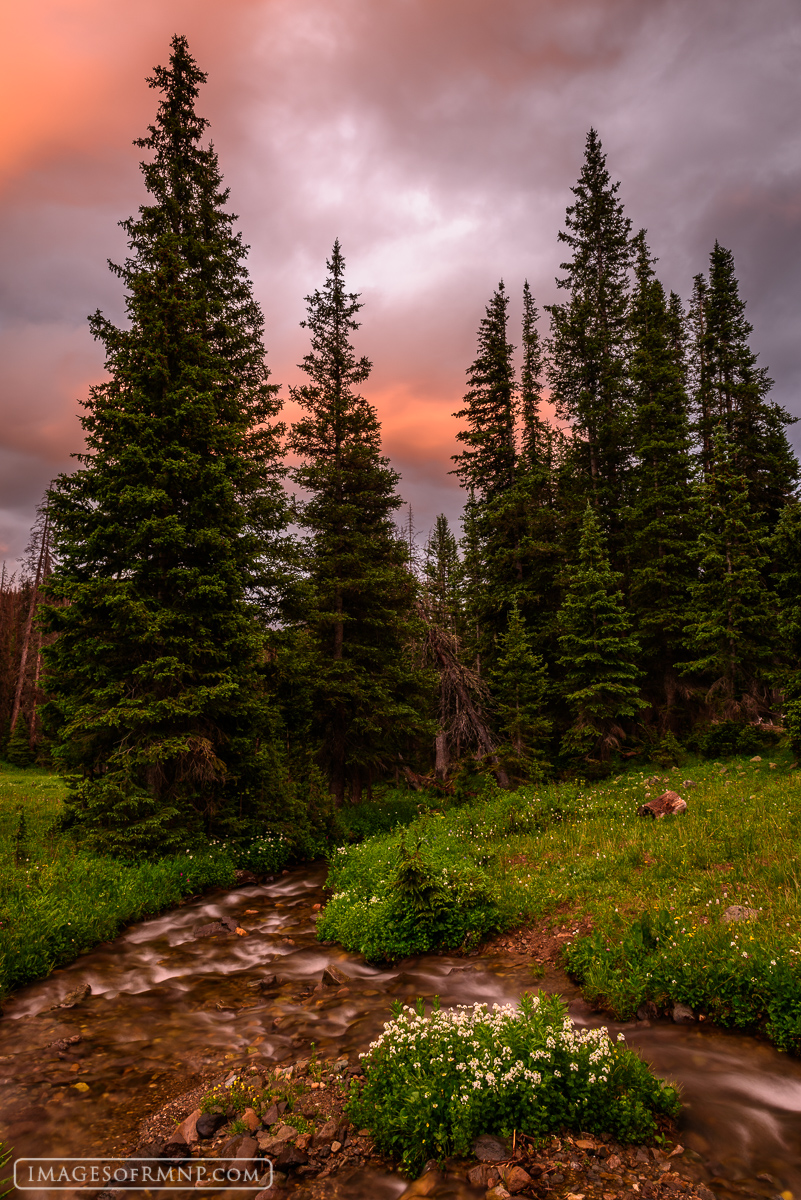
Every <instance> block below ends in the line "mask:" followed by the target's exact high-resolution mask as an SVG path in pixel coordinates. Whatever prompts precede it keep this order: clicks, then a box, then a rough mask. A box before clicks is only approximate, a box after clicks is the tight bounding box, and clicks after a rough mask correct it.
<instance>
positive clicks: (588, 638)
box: [558, 503, 645, 758]
mask: <svg viewBox="0 0 801 1200" xmlns="http://www.w3.org/2000/svg"><path fill="white" fill-rule="evenodd" d="M566 576H567V578H566V587H565V598H564V600H563V602H562V606H561V608H560V609H559V615H558V622H559V629H560V634H559V650H560V652H561V657H560V658H559V665H560V667H561V668H562V672H563V680H562V691H563V694H564V697H565V700H566V702H567V705H568V707H569V709H570V712H571V715H572V723H571V725H570V728H569V729H568V730H567V732H566V733H565V735H564V737H563V739H562V749H563V752H565V753H566V754H568V755H577V756H581V757H583V758H588V757H590V756H595V757H600V758H608V757H609V755H610V753H611V752H612V751H613V750H616V749H617V748H618V747H619V746H620V745H621V743H622V742H623V740H624V739H625V736H626V734H625V728H624V724H623V722H625V720H626V718H633V717H636V716H637V715H638V713H639V712H640V710H641V709H642V708H643V707H645V704H644V702H643V701H642V700H641V699H640V695H639V686H638V684H639V679H640V677H641V674H642V673H641V671H640V668H639V667H638V666H637V657H638V652H639V646H638V644H637V640H636V638H635V637H634V635H633V633H632V631H631V622H630V620H629V616H628V613H627V612H626V608H625V606H624V603H623V595H622V593H621V591H620V578H621V577H620V574H619V573H618V572H616V571H613V570H612V568H611V566H610V564H609V555H608V553H607V549H606V545H605V540H604V536H603V533H602V532H601V527H600V524H599V521H598V518H597V517H596V515H595V511H594V509H593V508H592V506H591V505H590V504H589V503H588V504H587V507H586V509H585V512H584V520H583V522H582V527H581V541H580V544H579V553H578V560H577V562H576V563H575V565H573V566H571V567H570V568H569V569H568V570H567V572H566Z"/></svg>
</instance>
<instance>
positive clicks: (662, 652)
mask: <svg viewBox="0 0 801 1200" xmlns="http://www.w3.org/2000/svg"><path fill="white" fill-rule="evenodd" d="M635 245H636V251H637V261H636V268H635V276H636V286H635V288H634V291H633V294H632V300H631V314H630V321H629V329H630V339H631V362H630V384H631V398H632V408H633V412H632V446H633V451H634V465H633V467H632V470H631V472H630V476H629V485H628V486H629V505H630V508H629V513H628V515H627V520H626V530H627V547H626V557H627V560H628V565H629V579H630V584H629V594H630V599H631V608H632V612H633V615H634V617H635V622H636V629H637V634H638V639H639V642H640V646H641V652H642V653H641V663H642V665H643V667H644V668H645V671H646V691H647V693H648V695H649V698H650V699H651V701H652V703H653V704H655V705H656V706H657V707H658V708H660V709H661V710H662V716H663V720H669V717H670V711H671V709H672V708H673V706H674V705H675V704H676V701H677V699H678V696H679V688H678V679H677V675H676V671H675V668H674V666H673V664H674V663H675V662H676V661H677V660H678V659H679V658H680V657H682V651H683V647H684V625H685V623H686V619H687V605H688V602H689V589H690V585H691V584H692V582H693V581H694V579H695V577H696V561H695V537H696V532H697V531H696V529H695V524H694V516H695V512H694V508H693V505H692V504H691V501H690V479H691V465H692V464H691V446H690V428H689V414H688V399H687V393H686V391H685V386H684V374H685V372H684V364H683V355H682V327H683V320H682V317H683V314H682V313H681V311H680V303H681V302H680V301H678V297H671V300H670V301H668V300H667V299H666V297H665V293H664V290H663V288H662V285H661V283H660V282H659V280H658V279H657V278H656V276H655V274H654V270H653V266H652V263H653V261H654V260H653V259H652V258H651V256H650V253H649V250H648V246H647V243H646V241H645V233H644V231H643V232H641V233H640V234H638V235H637V237H636V238H635Z"/></svg>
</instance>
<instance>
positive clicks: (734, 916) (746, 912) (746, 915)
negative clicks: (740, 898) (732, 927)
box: [723, 904, 759, 924]
mask: <svg viewBox="0 0 801 1200" xmlns="http://www.w3.org/2000/svg"><path fill="white" fill-rule="evenodd" d="M758 916H759V913H758V912H757V910H756V909H755V908H745V907H744V906H743V905H742V904H731V905H730V906H729V907H728V908H727V909H726V911H725V913H724V914H723V920H724V921H725V922H726V924H728V923H729V922H730V921H755V920H756V919H757V917H758Z"/></svg>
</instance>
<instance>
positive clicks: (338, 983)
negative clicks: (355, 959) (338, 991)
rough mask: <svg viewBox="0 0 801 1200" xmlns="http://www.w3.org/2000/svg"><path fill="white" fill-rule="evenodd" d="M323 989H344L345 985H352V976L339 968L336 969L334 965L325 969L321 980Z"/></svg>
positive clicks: (330, 964)
mask: <svg viewBox="0 0 801 1200" xmlns="http://www.w3.org/2000/svg"><path fill="white" fill-rule="evenodd" d="M320 982H321V983H322V985H323V987H342V986H343V984H346V983H350V976H349V975H346V974H345V972H344V971H340V969H339V967H335V966H334V965H333V964H332V963H329V965H328V966H327V967H326V968H325V970H324V971H323V974H322V976H321V978H320Z"/></svg>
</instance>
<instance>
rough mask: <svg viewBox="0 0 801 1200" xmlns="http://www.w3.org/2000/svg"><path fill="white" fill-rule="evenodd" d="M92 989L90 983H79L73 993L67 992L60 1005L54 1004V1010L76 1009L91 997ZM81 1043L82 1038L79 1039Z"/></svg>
mask: <svg viewBox="0 0 801 1200" xmlns="http://www.w3.org/2000/svg"><path fill="white" fill-rule="evenodd" d="M91 994H92V989H91V987H90V985H89V984H88V983H79V984H78V986H77V987H74V988H73V989H72V990H71V991H69V992H67V994H66V996H65V997H64V999H63V1000H60V1001H59V1003H58V1004H54V1005H53V1008H75V1005H76V1004H82V1003H83V1001H84V1000H85V999H86V998H87V996H91ZM78 1040H79V1041H80V1038H79V1039H78Z"/></svg>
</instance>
